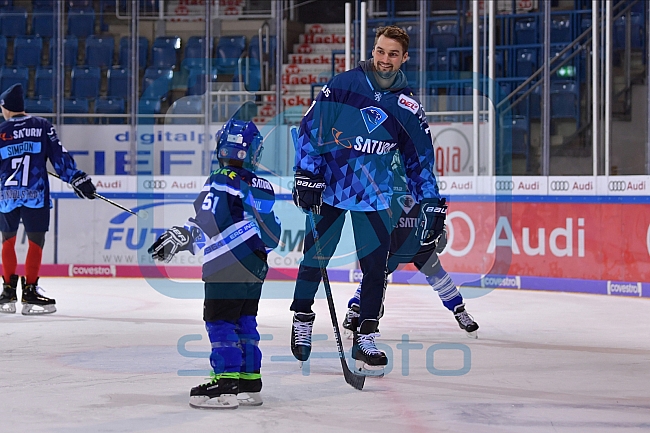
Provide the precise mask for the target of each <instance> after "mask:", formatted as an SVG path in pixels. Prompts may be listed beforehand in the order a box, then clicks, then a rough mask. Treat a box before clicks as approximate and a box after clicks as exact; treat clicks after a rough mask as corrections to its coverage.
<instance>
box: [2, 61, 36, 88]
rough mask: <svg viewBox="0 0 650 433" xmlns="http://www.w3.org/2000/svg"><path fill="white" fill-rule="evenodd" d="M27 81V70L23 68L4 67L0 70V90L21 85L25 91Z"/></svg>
mask: <svg viewBox="0 0 650 433" xmlns="http://www.w3.org/2000/svg"><path fill="white" fill-rule="evenodd" d="M28 81H29V69H27V68H26V67H24V66H4V67H3V68H2V69H0V89H7V88H8V87H9V86H13V85H14V84H16V83H20V84H22V85H23V89H25V90H26V89H27V83H28Z"/></svg>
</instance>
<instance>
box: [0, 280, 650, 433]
mask: <svg viewBox="0 0 650 433" xmlns="http://www.w3.org/2000/svg"><path fill="white" fill-rule="evenodd" d="M40 283H41V285H42V286H43V287H44V288H45V289H46V290H47V292H46V293H45V295H47V296H50V297H54V298H56V301H57V307H58V312H56V313H54V314H52V315H48V316H39V317H27V316H22V315H21V314H20V309H19V310H18V313H17V314H13V315H9V314H0V335H1V336H2V338H1V340H0V341H1V345H2V350H1V352H0V353H1V355H0V415H1V416H2V419H1V420H0V431H2V432H9V431H16V432H18V431H20V432H66V433H87V432H132V431H133V432H157V433H162V432H198V433H202V432H235V433H246V432H256V433H257V432H300V433H303V432H309V433H316V432H332V433H334V432H336V433H343V432H355V433H357V432H374V433H376V432H400V433H401V432H404V433H405V432H418V433H419V432H454V433H458V432H470V433H491V432H535V433H537V432H580V433H582V432H597V433H599V432H603V433H604V432H608V433H610V432H647V431H649V430H650V390H649V388H650V374H649V373H650V314H648V310H649V308H648V307H649V305H650V304H649V303H648V302H649V301H648V300H647V299H639V298H615V297H606V296H598V295H583V294H567V293H551V292H530V291H523V290H520V291H515V290H496V291H492V292H489V293H488V292H486V293H485V294H484V296H481V297H475V298H472V299H467V310H468V312H470V313H471V314H472V315H473V316H474V318H475V319H476V321H477V322H478V323H479V324H480V330H479V339H478V340H471V339H469V338H467V337H466V336H465V335H464V332H463V331H461V330H460V329H459V328H458V326H457V324H456V322H455V320H454V318H453V316H452V315H451V313H450V312H449V311H447V310H446V309H444V308H443V307H442V304H441V302H440V300H439V299H438V297H437V295H436V294H435V293H434V292H433V291H432V290H431V289H430V288H428V287H425V286H404V285H394V284H393V285H389V287H388V290H387V293H386V314H385V316H384V318H383V319H382V321H381V325H380V329H381V333H382V336H381V338H380V339H379V340H378V341H379V342H380V343H382V344H383V346H382V347H383V348H387V347H389V348H390V351H392V354H391V355H390V357H391V364H392V370H391V371H390V372H389V373H388V374H387V375H386V377H384V378H383V379H367V380H366V385H365V388H364V390H363V391H357V390H355V389H353V388H351V387H350V386H349V385H347V384H346V383H345V381H344V379H343V376H342V374H341V366H340V361H339V359H337V358H336V345H335V342H334V338H333V335H332V326H331V323H330V317H329V313H328V310H327V304H326V301H325V300H324V299H323V298H322V297H321V298H320V299H318V300H317V301H316V305H315V307H314V309H315V311H316V317H317V318H316V325H315V330H314V332H315V334H319V335H323V338H324V336H325V335H326V336H327V340H324V341H323V340H321V341H316V342H315V345H314V352H315V354H314V355H313V357H312V359H311V361H310V362H309V363H308V364H306V365H305V369H304V370H303V371H301V370H300V369H299V368H298V364H297V362H296V361H291V352H290V349H289V338H290V323H291V312H290V311H289V309H288V308H289V304H290V299H288V296H289V295H291V293H292V290H293V283H292V282H267V283H266V288H265V294H266V295H267V296H266V297H265V298H264V299H263V300H262V301H261V304H260V314H259V317H258V321H259V330H260V333H261V334H263V335H265V337H266V338H267V339H266V340H264V341H262V342H261V345H260V346H261V348H262V351H263V353H264V362H263V368H262V374H263V382H264V389H263V391H262V394H263V398H264V405H263V406H261V407H258V408H239V409H238V410H234V411H223V410H221V411H215V410H213V411H206V410H196V409H192V408H190V407H189V405H188V397H189V390H190V388H191V387H193V386H195V385H197V384H199V383H202V382H204V380H205V378H206V375H205V374H206V372H205V370H208V369H209V361H208V359H207V358H206V357H205V356H204V355H206V354H207V353H208V351H209V347H210V346H209V343H208V341H207V337H206V336H205V330H204V327H203V322H202V319H201V313H202V300H201V299H185V300H182V299H172V298H168V297H166V296H164V295H162V294H160V293H158V292H157V291H156V290H155V289H154V288H152V287H151V286H150V285H149V284H148V283H147V282H146V281H145V280H142V279H99V278H98V279H82V278H41V281H40ZM354 289H355V286H354V285H351V284H335V285H334V287H333V291H334V297H335V300H336V305H337V312H338V315H339V320H340V319H341V318H342V317H343V314H344V312H345V306H346V302H347V299H348V297H349V296H350V295H351V294H352V293H353V292H354ZM466 294H470V293H466ZM470 295H472V294H470ZM473 295H476V294H475V293H474V294H473ZM282 297H284V299H282ZM269 298H274V299H269ZM187 336H189V337H187ZM199 336H200V338H201V340H200V341H199V340H198V338H199ZM193 338H194V340H192V339H193ZM268 338H272V340H269V339H268ZM406 338H408V340H409V344H411V345H419V346H417V347H421V348H420V349H416V348H413V349H411V350H410V351H409V352H408V363H405V361H406V359H407V358H406V357H405V353H406V351H405V350H403V349H404V347H403V346H402V344H404V340H405V339H406ZM179 340H180V341H181V343H182V342H183V341H187V343H186V344H184V345H183V344H181V345H180V347H179ZM344 344H345V346H346V350H347V351H348V352H349V347H350V341H349V340H345V342H344ZM390 351H389V352H390ZM316 353H318V354H321V355H320V357H317V355H316ZM427 354H428V355H429V362H428V363H427V361H426V360H427ZM192 355H194V356H195V357H190V356H192ZM324 356H325V357H324ZM326 356H329V358H327V357H326ZM188 370H189V372H188ZM187 374H189V375H187ZM449 374H452V375H449ZM453 374H455V375H453Z"/></svg>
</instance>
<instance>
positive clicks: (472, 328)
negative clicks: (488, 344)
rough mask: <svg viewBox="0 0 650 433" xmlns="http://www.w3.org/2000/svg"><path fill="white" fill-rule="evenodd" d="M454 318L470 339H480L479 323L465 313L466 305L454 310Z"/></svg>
mask: <svg viewBox="0 0 650 433" xmlns="http://www.w3.org/2000/svg"><path fill="white" fill-rule="evenodd" d="M454 317H455V318H456V321H457V322H458V326H460V329H462V330H464V331H465V332H467V336H468V337H469V338H478V323H476V322H475V321H474V319H473V318H472V316H470V315H469V314H468V313H467V311H465V304H460V305H457V306H456V308H454Z"/></svg>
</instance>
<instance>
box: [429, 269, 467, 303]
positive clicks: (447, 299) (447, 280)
mask: <svg viewBox="0 0 650 433" xmlns="http://www.w3.org/2000/svg"><path fill="white" fill-rule="evenodd" d="M427 281H428V283H429V284H431V287H433V290H435V291H436V292H438V296H440V300H441V301H442V304H443V305H444V306H445V307H446V308H447V309H448V310H449V311H451V312H453V311H454V308H456V307H457V306H458V305H460V304H462V303H463V296H462V295H461V294H460V292H459V291H458V289H457V288H456V285H455V284H454V282H453V281H452V279H451V277H450V276H449V274H448V273H447V271H445V270H444V269H443V268H442V266H440V267H439V269H438V270H437V272H436V273H435V274H433V275H428V276H427Z"/></svg>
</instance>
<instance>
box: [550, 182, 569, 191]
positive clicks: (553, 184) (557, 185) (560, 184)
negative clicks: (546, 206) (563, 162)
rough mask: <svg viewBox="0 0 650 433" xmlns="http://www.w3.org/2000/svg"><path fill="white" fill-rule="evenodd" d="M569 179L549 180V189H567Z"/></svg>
mask: <svg viewBox="0 0 650 433" xmlns="http://www.w3.org/2000/svg"><path fill="white" fill-rule="evenodd" d="M568 190H569V181H567V180H554V181H552V182H551V191H568Z"/></svg>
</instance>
